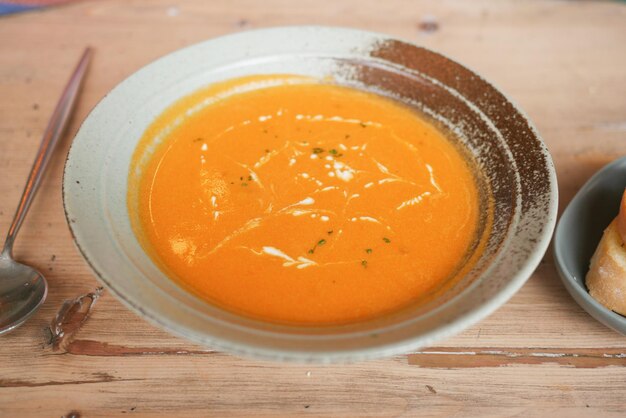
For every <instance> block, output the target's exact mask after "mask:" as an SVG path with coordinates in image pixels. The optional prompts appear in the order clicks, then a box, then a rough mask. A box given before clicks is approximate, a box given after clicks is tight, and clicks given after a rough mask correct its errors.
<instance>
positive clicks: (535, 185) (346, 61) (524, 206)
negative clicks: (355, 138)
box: [63, 27, 557, 362]
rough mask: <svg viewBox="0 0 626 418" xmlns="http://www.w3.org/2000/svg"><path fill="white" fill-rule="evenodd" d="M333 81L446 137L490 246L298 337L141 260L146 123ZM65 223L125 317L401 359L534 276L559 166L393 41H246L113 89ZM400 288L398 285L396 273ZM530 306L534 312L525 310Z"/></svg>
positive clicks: (265, 351)
mask: <svg viewBox="0 0 626 418" xmlns="http://www.w3.org/2000/svg"><path fill="white" fill-rule="evenodd" d="M277 73H280V74H286V73H288V74H298V75H304V76H312V77H317V78H320V79H321V78H325V79H327V78H328V77H331V78H332V79H333V80H334V81H335V82H336V83H338V84H342V85H348V86H353V87H356V88H360V89H365V90H369V91H373V92H377V93H379V94H383V95H387V96H391V97H393V98H395V99H396V100H400V101H402V102H404V103H406V104H407V105H409V106H413V107H414V108H416V109H418V110H419V111H421V112H422V113H424V114H426V115H428V116H429V117H430V118H432V120H433V121H434V123H437V124H440V125H441V126H442V127H445V128H447V129H449V130H450V131H452V133H453V135H452V137H453V138H455V139H454V140H455V141H456V142H458V146H459V147H460V148H461V149H462V150H464V151H465V152H467V153H468V154H470V155H472V156H473V158H474V159H475V161H476V162H477V166H478V170H479V171H481V172H482V173H483V178H484V179H485V180H484V184H483V186H484V187H483V190H484V195H485V196H491V197H492V198H493V202H494V221H493V228H492V229H491V231H490V232H489V236H488V243H487V248H486V250H485V251H484V252H483V254H482V256H481V257H480V258H479V260H478V261H477V263H476V264H475V265H474V267H473V268H472V270H471V271H470V272H469V273H468V274H467V275H466V276H464V278H463V279H462V280H460V281H459V282H457V283H456V284H455V286H454V287H453V288H452V289H451V290H449V291H448V292H447V293H445V294H444V296H443V297H440V298H438V299H437V300H435V301H434V302H433V303H431V304H429V305H428V306H415V307H412V308H406V309H404V310H402V311H399V312H397V313H394V314H393V315H388V316H385V317H380V318H378V319H376V320H372V321H367V322H362V323H358V324H352V325H345V326H336V327H320V328H302V327H294V326H284V325H275V324H269V323H264V322H260V321H256V320H253V319H249V318H245V317H241V316H237V315H235V314H232V313H230V312H227V311H224V310H222V309H220V308H218V307H215V306H212V305H210V304H207V303H205V302H203V301H201V300H199V299H197V298H196V297H194V296H193V295H191V294H189V293H187V292H186V291H184V290H183V289H182V288H180V287H178V286H177V285H176V284H175V283H174V282H172V281H171V280H169V279H168V278H167V277H166V276H165V275H164V274H163V273H162V272H161V271H160V270H159V269H158V268H157V267H156V266H155V264H154V263H153V262H152V261H151V259H150V258H149V257H148V256H147V255H146V254H145V253H144V251H143V250H142V247H141V245H140V244H139V242H138V241H137V239H136V237H135V235H134V234H133V231H132V229H131V226H130V221H129V216H128V213H127V206H126V193H127V179H128V172H129V166H130V161H131V155H132V153H133V151H134V149H135V146H136V145H137V142H138V141H139V139H140V138H141V136H142V134H143V132H144V130H145V129H146V127H147V126H148V125H149V124H150V123H151V122H152V121H153V120H154V119H155V118H156V117H157V116H158V115H159V114H160V113H161V112H163V111H164V110H165V109H166V108H167V107H168V106H170V105H171V104H172V103H173V102H175V101H176V100H177V99H180V98H181V97H183V96H186V95H188V94H190V93H192V92H194V91H196V90H198V89H200V88H201V87H204V86H206V85H208V84H211V83H214V82H217V81H222V80H225V79H230V78H235V77H241V76H245V75H251V74H277ZM63 187H64V190H63V196H64V203H65V210H66V214H67V218H68V222H69V225H70V227H71V229H72V232H73V234H74V237H75V240H76V243H77V245H78V247H79V248H80V250H81V252H82V253H83V255H84V257H85V259H86V260H87V261H88V263H89V265H90V266H91V268H92V269H93V271H94V273H95V274H96V275H97V276H98V277H99V278H100V280H101V281H102V282H103V283H104V284H105V285H106V286H107V287H108V288H109V289H111V291H113V293H115V294H116V295H117V296H118V297H119V298H120V299H121V300H122V301H123V302H124V303H126V304H127V305H128V306H129V307H130V308H131V309H133V310H134V311H136V312H137V313H138V314H139V315H141V316H142V317H144V318H146V319H148V320H150V321H152V322H154V323H156V324H158V325H160V326H161V327H163V328H165V329H167V330H169V331H171V332H173V333H175V334H177V335H180V336H183V337H186V338H189V339H190V340H192V341H195V342H197V343H201V344H206V345H208V346H211V347H213V348H216V349H220V350H225V351H229V352H232V353H236V354H239V355H244V356H252V357H258V358H267V359H274V360H294V361H303V362H337V361H356V360H362V359H367V358H373V357H380V356H388V355H392V354H397V353H404V352H408V351H410V350H414V349H416V348H419V347H423V346H425V345H429V344H432V343H433V342H434V341H437V340H440V339H442V338H445V337H448V336H450V335H452V334H454V333H457V332H459V331H461V330H463V329H465V328H467V327H469V326H470V325H472V324H474V323H476V322H477V321H479V320H481V319H482V318H484V317H486V316H487V315H489V314H490V313H492V312H493V311H494V310H495V309H496V308H498V307H499V306H500V305H502V304H503V303H505V302H506V301H507V300H508V299H509V298H510V297H511V296H512V295H513V294H514V293H515V292H516V291H517V290H518V289H519V288H520V287H521V286H522V285H523V284H524V282H525V281H526V280H527V279H528V277H529V276H530V275H531V273H532V272H533V270H534V269H535V267H536V266H537V264H538V263H539V261H540V259H541V257H542V256H543V254H544V251H545V250H546V247H547V246H548V242H549V240H550V236H551V233H552V230H553V227H554V224H555V218H556V208H557V187H556V178H555V173H554V168H553V165H552V160H551V158H550V155H549V154H548V151H547V150H546V147H545V146H544V144H543V143H542V141H541V139H540V138H539V135H538V134H537V131H536V130H535V129H534V127H533V126H532V124H531V123H530V121H529V120H528V119H527V117H526V116H525V115H524V114H523V113H522V112H521V111H520V110H519V108H517V107H516V106H515V105H514V104H513V103H512V102H511V101H510V100H509V99H508V98H507V97H506V96H504V95H503V94H502V93H501V92H500V91H498V90H497V89H496V88H494V87H493V86H492V85H491V84H489V83H488V82H487V81H485V80H484V79H483V78H481V77H480V76H478V75H477V74H476V73H474V72H472V71H470V70H468V69H467V68H466V67H464V66H462V65H460V64H458V63H456V62H454V61H452V60H451V59H449V58H446V57H444V56H442V55H440V54H438V53H435V52H432V51H429V50H427V49H424V48H421V47H418V46H415V45H411V44H409V43H406V42H403V41H400V40H395V39H391V38H390V37H388V36H386V35H380V34H375V33H370V32H362V31H356V30H348V29H338V28H324V27H287V28H274V29H265V30H259V31H253V32H244V33H238V34H235V35H230V36H225V37H222V38H218V39H214V40H210V41H207V42H204V43H201V44H197V45H193V46H191V47H188V48H185V49H182V50H180V51H177V52H174V53H172V54H170V55H168V56H166V57H164V58H161V59H159V60H158V61H156V62H154V63H152V64H150V65H148V66H147V67H145V68H143V69H141V70H140V71H138V72H137V73H135V74H133V75H132V76H131V77H129V78H128V79H126V80H125V81H123V82H122V83H121V84H120V85H119V86H117V87H116V88H115V89H113V91H111V92H110V93H109V94H108V95H107V96H106V97H105V98H104V99H103V100H102V101H101V102H100V103H99V104H98V106H96V108H95V109H94V110H93V111H92V112H91V114H90V115H89V117H88V118H87V119H86V121H85V122H84V124H83V126H82V127H81V129H80V131H79V132H78V134H77V135H76V138H75V140H74V144H73V146H72V149H71V151H70V153H69V156H68V160H67V164H66V167H65V178H64V182H63ZM390 279H393V278H390ZM528 309H532V306H529V307H528Z"/></svg>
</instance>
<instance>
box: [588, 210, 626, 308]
mask: <svg viewBox="0 0 626 418" xmlns="http://www.w3.org/2000/svg"><path fill="white" fill-rule="evenodd" d="M622 202H623V201H622ZM625 261H626V247H625V245H624V240H623V239H622V237H621V234H620V233H619V231H618V219H615V220H614V221H613V222H611V224H610V225H609V226H608V228H606V230H605V231H604V234H603V235H602V239H601V240H600V244H598V248H597V249H596V252H595V253H594V255H593V257H592V258H591V266H590V269H589V273H587V278H586V284H587V288H588V289H589V294H590V295H591V296H592V297H593V298H594V299H595V300H597V301H598V302H600V303H601V304H602V305H604V306H606V307H607V308H609V309H611V310H613V311H615V312H617V313H619V314H621V315H625V316H626V262H625Z"/></svg>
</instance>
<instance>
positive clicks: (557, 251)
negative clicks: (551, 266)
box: [552, 156, 626, 335]
mask: <svg viewBox="0 0 626 418" xmlns="http://www.w3.org/2000/svg"><path fill="white" fill-rule="evenodd" d="M624 164H626V156H625V157H621V158H617V159H615V160H613V161H611V162H609V163H608V164H606V165H604V166H602V168H600V169H599V170H598V171H596V172H595V173H594V174H593V175H592V176H591V177H589V179H588V180H587V181H586V182H585V184H583V186H582V187H581V188H580V189H579V190H578V191H577V192H576V194H575V195H574V197H573V198H572V200H571V201H570V202H569V203H568V205H567V207H566V208H565V210H564V211H563V214H562V215H561V217H560V218H559V221H558V223H557V226H556V229H555V232H554V239H553V242H552V249H553V251H554V260H555V264H556V267H557V271H558V273H559V277H560V278H561V281H562V282H563V284H564V285H565V288H566V289H567V291H568V293H569V294H570V295H571V296H572V298H573V299H574V300H575V301H576V303H578V305H580V307H581V308H583V309H584V310H585V311H586V312H587V313H588V314H589V315H591V317H592V318H594V319H595V320H597V321H598V322H600V323H601V324H603V325H605V326H607V327H608V328H610V329H612V330H614V331H615V332H618V333H620V334H622V335H626V317H624V316H622V315H620V314H618V313H616V312H613V311H612V310H610V309H609V308H607V307H606V306H604V305H602V304H601V303H600V302H598V301H597V300H595V299H594V298H593V296H591V295H590V294H589V291H588V290H587V288H586V285H585V283H584V278H581V280H583V282H582V283H578V282H577V281H576V280H575V279H574V274H573V273H572V272H571V270H570V269H569V268H568V265H567V263H566V262H565V256H564V251H563V248H562V246H561V245H560V244H559V242H560V241H561V240H562V238H561V235H562V234H563V231H564V228H565V226H564V225H563V220H564V219H568V218H570V217H572V216H573V215H572V213H573V210H574V209H573V208H574V207H575V206H577V205H578V204H579V202H581V201H583V200H584V199H585V198H586V195H587V193H589V189H591V188H592V187H593V186H594V185H595V183H597V182H598V179H599V178H602V177H604V176H605V175H606V172H608V171H611V170H613V169H614V167H616V166H619V165H624ZM613 322H617V323H619V324H620V326H621V327H623V328H624V329H623V330H619V329H616V326H615V324H613Z"/></svg>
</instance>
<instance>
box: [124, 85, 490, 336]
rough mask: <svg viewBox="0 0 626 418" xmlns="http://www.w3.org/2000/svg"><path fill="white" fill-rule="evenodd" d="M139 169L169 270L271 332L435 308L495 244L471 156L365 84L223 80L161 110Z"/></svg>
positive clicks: (150, 245)
mask: <svg viewBox="0 0 626 418" xmlns="http://www.w3.org/2000/svg"><path fill="white" fill-rule="evenodd" d="M189 114H190V115H189ZM155 143H158V145H156V146H155ZM132 164H133V167H132V170H131V175H130V178H129V182H130V183H129V185H130V187H129V196H128V197H129V211H130V217H131V221H132V223H133V227H134V230H135V232H136V234H137V236H138V237H139V240H140V242H141V243H142V245H143V246H144V248H145V249H146V251H147V253H148V254H149V255H150V256H151V257H152V258H153V260H154V261H155V262H156V263H157V265H158V266H159V267H160V268H161V269H162V270H163V271H164V272H165V273H166V274H167V275H168V276H169V277H171V278H172V279H173V280H175V281H177V282H178V283H180V284H181V285H182V286H183V287H184V288H186V289H188V290H190V291H192V292H193V293H195V294H196V295H198V296H200V297H201V298H203V299H205V300H207V301H208V302H210V303H212V304H215V305H217V306H221V307H223V308H225V309H227V310H229V311H232V312H236V313H239V314H242V315H246V316H249V317H253V318H257V319H261V320H265V321H271V322H279V323H286V324H299V325H331V324H344V323H350V322H355V321H361V320H366V319H370V318H373V317H376V316H379V315H382V314H385V313H388V312H392V311H395V310H398V309H400V308H402V307H405V306H407V305H410V304H413V303H420V302H424V301H428V300H429V299H430V298H432V297H433V296H434V295H436V294H438V292H441V291H442V290H445V288H446V286H448V285H450V283H452V282H453V281H454V278H455V277H458V276H459V275H460V274H461V273H462V272H463V267H464V266H465V268H467V267H468V263H469V262H470V259H471V257H470V255H471V254H472V253H475V252H476V251H477V248H479V247H480V245H479V242H480V236H481V235H482V234H481V233H480V231H479V230H480V228H479V227H478V226H479V225H480V221H479V219H480V213H479V212H480V207H481V206H480V195H479V190H478V187H477V182H476V174H475V172H474V170H473V169H472V167H471V164H470V163H468V160H467V158H465V157H464V156H463V155H462V153H461V152H460V151H459V149H458V148H457V147H456V146H455V145H453V143H452V142H451V141H450V140H449V139H448V138H446V136H445V134H444V133H443V132H442V131H441V130H439V129H438V128H436V127H435V126H434V125H433V124H431V123H430V122H428V121H427V120H426V119H424V118H423V117H422V116H421V115H419V114H418V113H416V112H415V111H414V110H413V109H410V108H409V107H407V106H405V105H403V104H400V103H399V102H396V101H393V100H391V99H388V98H385V97H382V96H379V95H375V94H372V93H367V92H364V91H360V90H356V89H353V88H348V87H341V86H337V85H332V84H326V83H322V82H319V81H316V80H311V79H307V78H302V77H290V76H257V77H248V78H244V79H237V80H232V81H229V82H225V83H221V84H217V85H214V86H212V87H210V88H208V89H206V90H203V91H199V92H197V93H195V94H193V95H192V96H190V97H188V98H185V99H183V100H182V101H180V102H178V103H177V104H175V105H174V106H172V107H171V108H170V109H168V110H167V111H166V112H165V113H164V114H163V115H161V116H160V117H159V118H158V119H157V120H156V121H155V122H154V124H153V125H152V126H151V127H150V128H149V129H148V130H147V131H146V133H145V136H144V138H143V139H142V141H141V143H140V145H139V146H138V148H137V150H136V152H135V156H134V160H133V163H132Z"/></svg>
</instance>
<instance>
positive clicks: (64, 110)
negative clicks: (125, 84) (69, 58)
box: [2, 48, 92, 256]
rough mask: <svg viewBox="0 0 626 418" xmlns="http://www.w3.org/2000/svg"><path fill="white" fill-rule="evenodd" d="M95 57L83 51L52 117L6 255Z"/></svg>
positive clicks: (13, 225) (7, 241)
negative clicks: (90, 62) (92, 58)
mask: <svg viewBox="0 0 626 418" xmlns="http://www.w3.org/2000/svg"><path fill="white" fill-rule="evenodd" d="M91 54H92V52H91V48H86V49H85V52H83V55H82V57H81V59H80V61H79V62H78V65H77V66H76V69H75V70H74V73H73V74H72V76H71V77H70V80H69V81H68V83H67V85H66V86H65V89H64V90H63V94H62V96H61V98H60V99H59V102H58V103H57V106H56V108H55V109H54V113H53V114H52V117H51V118H50V121H49V122H48V126H47V128H46V131H45V132H44V134H43V138H42V140H41V145H40V146H39V151H37V156H36V157H35V162H34V163H33V167H32V168H31V170H30V174H29V175H28V180H27V181H26V186H25V187H24V192H23V193H22V198H21V199H20V203H19V205H18V207H17V211H16V212H15V216H14V217H13V222H11V226H10V227H9V232H8V233H7V238H6V241H5V243H4V249H3V250H2V255H8V256H11V255H12V254H11V253H12V251H13V242H14V241H15V235H16V234H17V232H18V231H19V229H20V226H22V222H23V221H24V218H25V217H26V212H28V208H29V207H30V204H31V203H32V201H33V198H34V197H35V193H36V192H37V189H38V188H39V185H40V183H41V179H42V177H43V174H44V172H45V170H46V167H47V166H48V162H49V161H50V156H51V155H52V153H53V152H54V149H55V148H56V145H57V142H58V141H59V138H60V137H61V135H62V134H63V132H64V130H65V128H66V127H67V124H68V121H69V118H70V115H71V114H72V110H73V109H74V106H75V104H76V98H77V96H78V92H79V90H80V87H81V84H82V81H83V79H84V76H85V72H86V70H87V65H88V64H89V60H90V59H91Z"/></svg>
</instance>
